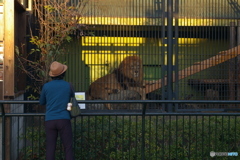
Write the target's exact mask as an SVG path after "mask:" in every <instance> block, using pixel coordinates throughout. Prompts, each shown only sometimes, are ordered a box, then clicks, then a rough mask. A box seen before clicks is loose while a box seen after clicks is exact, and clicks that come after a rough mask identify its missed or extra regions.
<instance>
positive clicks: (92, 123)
mask: <svg viewBox="0 0 240 160" xmlns="http://www.w3.org/2000/svg"><path fill="white" fill-rule="evenodd" d="M123 102H124V103H129V104H130V103H142V104H143V108H142V109H141V110H121V111H120V110H119V111H118V110H99V111H98V110H95V111H94V112H93V110H82V114H81V115H80V116H79V117H77V118H74V119H72V129H73V132H74V153H75V158H76V159H77V160H78V159H83V160H84V159H86V160H91V159H102V160H106V159H111V160H120V159H125V160H131V159H134V160H135V159H142V160H144V159H146V160H154V159H156V160H157V159H166V160H177V159H179V160H182V159H192V160H198V159H212V157H211V156H210V152H211V155H212V156H215V158H221V159H238V157H237V156H236V155H237V154H238V153H236V152H238V151H239V150H240V134H239V130H240V113H238V112H236V111H231V110H226V112H216V111H209V112H206V111H205V112H202V113H200V112H198V113H193V112H191V113H187V112H185V113H180V112H171V113H166V112H165V113H163V112H157V111H154V110H152V109H151V110H148V109H147V107H146V106H147V104H149V103H161V104H169V103H172V104H174V105H176V104H178V105H180V104H186V103H188V104H209V105H210V104H214V105H218V104H239V103H240V101H197V100H196V101H190V100H188V101H185V100H177V101H166V100H156V101H151V100H145V101H141V100H140V101H136V100H132V101H94V102H93V101H81V102H80V103H115V104H119V103H123ZM0 103H1V121H2V125H1V126H2V132H1V134H2V155H1V158H2V159H11V160H15V159H18V160H30V159H31V160H33V159H38V160H41V159H45V132H44V113H5V110H4V108H5V109H6V108H7V107H8V106H5V105H8V104H28V105H33V104H37V103H38V101H1V102H0ZM220 152H225V153H220ZM230 152H231V153H230ZM221 154H222V156H223V157H217V156H220V155H221ZM226 154H229V155H235V156H233V157H229V156H227V155H226ZM56 159H58V160H61V159H64V152H63V147H62V145H61V141H60V140H58V145H57V150H56Z"/></svg>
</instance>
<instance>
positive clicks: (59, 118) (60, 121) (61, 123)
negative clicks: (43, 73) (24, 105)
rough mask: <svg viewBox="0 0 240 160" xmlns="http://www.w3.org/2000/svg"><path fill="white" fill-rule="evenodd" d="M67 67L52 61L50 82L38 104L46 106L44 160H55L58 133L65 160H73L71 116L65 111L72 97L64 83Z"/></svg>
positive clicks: (70, 91) (46, 85)
mask: <svg viewBox="0 0 240 160" xmlns="http://www.w3.org/2000/svg"><path fill="white" fill-rule="evenodd" d="M66 70H67V66H66V65H63V64H61V63H59V62H56V61H54V62H53V63H52V64H51V66H50V72H49V75H50V76H51V77H52V81H50V82H48V83H46V84H44V86H43V88H42V91H41V96H40V100H39V103H40V104H41V105H46V114H45V131H46V160H54V159H55V150H56V142H57V137H58V133H60V137H61V140H62V143H63V146H64V152H65V157H66V160H73V159H74V155H73V148H72V127H71V121H70V119H71V116H70V113H69V111H68V110H67V104H68V102H69V101H70V98H71V97H73V96H74V93H73V91H72V90H71V86H70V84H69V83H68V82H66V81H64V80H63V78H64V76H65V72H66Z"/></svg>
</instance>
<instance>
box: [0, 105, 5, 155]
mask: <svg viewBox="0 0 240 160" xmlns="http://www.w3.org/2000/svg"><path fill="white" fill-rule="evenodd" d="M0 105H1V110H2V159H5V110H4V106H3V104H2V103H1V104H0Z"/></svg>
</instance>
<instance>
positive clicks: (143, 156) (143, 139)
mask: <svg viewBox="0 0 240 160" xmlns="http://www.w3.org/2000/svg"><path fill="white" fill-rule="evenodd" d="M146 105H147V103H144V104H143V109H142V160H145V114H146Z"/></svg>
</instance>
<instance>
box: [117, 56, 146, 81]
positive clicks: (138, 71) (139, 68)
mask: <svg viewBox="0 0 240 160" xmlns="http://www.w3.org/2000/svg"><path fill="white" fill-rule="evenodd" d="M119 71H120V73H121V74H122V75H123V76H124V77H127V78H128V79H130V80H133V81H134V82H135V83H138V84H140V85H141V84H142V83H143V65H142V60H141V58H140V57H138V56H128V57H126V58H125V59H124V60H123V61H122V62H121V63H120V65H119Z"/></svg>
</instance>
